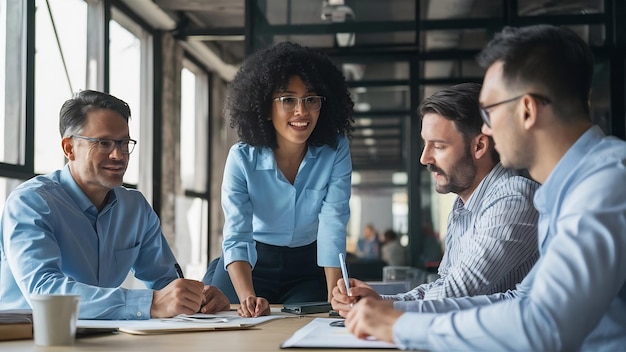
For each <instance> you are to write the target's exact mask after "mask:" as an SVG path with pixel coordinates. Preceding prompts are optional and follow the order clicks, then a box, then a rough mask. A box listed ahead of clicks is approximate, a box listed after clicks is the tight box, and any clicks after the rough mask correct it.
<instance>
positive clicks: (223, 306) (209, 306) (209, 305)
mask: <svg viewBox="0 0 626 352" xmlns="http://www.w3.org/2000/svg"><path fill="white" fill-rule="evenodd" d="M203 293H204V300H203V301H202V307H201V308H200V313H216V312H221V311H225V310H230V302H229V301H228V298H227V297H226V296H225V295H224V293H222V291H221V290H220V289H219V288H217V287H215V286H204V290H203Z"/></svg>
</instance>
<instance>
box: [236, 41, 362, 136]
mask: <svg viewBox="0 0 626 352" xmlns="http://www.w3.org/2000/svg"><path fill="white" fill-rule="evenodd" d="M293 76H299V77H300V78H301V79H302V81H303V82H304V84H305V85H306V86H307V88H308V89H310V90H312V91H315V92H316V93H317V94H319V95H321V96H324V97H326V100H324V102H323V103H322V109H321V110H320V115H319V119H318V122H317V125H316V126H315V129H314V130H313V133H312V134H311V136H310V137H309V139H308V141H307V144H309V145H312V146H321V145H330V146H331V147H333V148H336V146H337V135H338V134H342V135H346V136H348V137H350V136H351V132H352V130H353V128H354V127H353V126H352V123H353V122H354V120H353V118H352V107H353V106H354V103H353V102H352V99H351V98H350V91H349V90H348V88H347V85H346V81H345V78H344V76H343V74H342V73H341V71H340V70H339V69H338V68H337V67H336V66H335V65H334V64H333V63H332V62H331V61H330V59H329V58H328V57H327V56H326V55H324V54H322V53H320V52H317V51H315V50H313V49H310V48H307V47H303V46H300V45H298V44H295V43H291V42H283V43H279V44H276V45H274V46H272V47H270V48H268V49H265V50H261V51H257V52H256V53H254V54H252V55H250V56H249V57H247V58H246V59H245V60H244V62H243V63H242V65H241V67H240V68H239V71H238V72H237V74H236V75H235V78H234V79H233V81H232V82H231V86H230V91H229V95H228V97H227V99H226V104H225V106H224V112H225V115H226V116H228V117H229V118H230V126H231V127H232V128H237V134H238V135H239V139H240V140H241V141H242V142H244V143H247V144H250V145H253V146H264V147H270V148H276V147H277V146H278V144H277V142H276V131H275V130H274V125H273V124H272V122H271V121H268V117H269V116H270V115H271V108H272V103H273V101H272V97H273V95H274V93H275V92H277V91H281V90H284V89H286V88H287V86H288V84H289V79H290V78H291V77H293Z"/></svg>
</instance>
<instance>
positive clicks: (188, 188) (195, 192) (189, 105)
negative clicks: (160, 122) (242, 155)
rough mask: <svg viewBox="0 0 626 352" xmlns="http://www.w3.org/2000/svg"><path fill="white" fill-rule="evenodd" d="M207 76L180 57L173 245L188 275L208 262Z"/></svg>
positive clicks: (198, 272)
mask: <svg viewBox="0 0 626 352" xmlns="http://www.w3.org/2000/svg"><path fill="white" fill-rule="evenodd" d="M208 82H209V79H208V75H207V73H206V72H205V71H203V70H202V69H201V68H199V67H198V66H197V65H195V64H194V63H192V62H191V61H190V60H183V69H182V71H181V109H180V181H181V186H182V187H181V188H182V189H183V190H184V193H185V194H184V195H183V196H179V197H177V202H176V248H177V252H178V253H177V254H178V258H179V261H180V262H181V264H182V265H184V267H185V272H186V273H188V274H187V276H189V277H191V278H195V279H201V278H202V276H203V275H204V273H205V271H206V268H207V262H208V255H207V254H208V233H209V221H208V219H209V209H208V207H209V203H208V193H207V190H208V175H209V158H208V155H209V154H208V152H209V143H208V139H209V138H208V136H209V113H208V111H209V104H208V97H209V83H208Z"/></svg>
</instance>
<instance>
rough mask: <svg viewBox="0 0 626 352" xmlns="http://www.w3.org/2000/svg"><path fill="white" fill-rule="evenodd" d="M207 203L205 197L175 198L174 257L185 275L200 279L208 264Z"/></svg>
mask: <svg viewBox="0 0 626 352" xmlns="http://www.w3.org/2000/svg"><path fill="white" fill-rule="evenodd" d="M208 207H209V203H208V202H207V201H206V200H205V199H201V198H191V197H182V196H180V197H177V198H176V244H175V246H174V247H175V249H176V253H175V254H176V258H178V260H179V263H180V265H181V266H182V268H183V272H184V273H185V277H186V278H189V279H196V280H200V279H202V276H204V273H205V272H206V269H207V265H208V255H207V252H208V251H207V249H208V238H209V236H208V233H209V217H208V214H209V211H208Z"/></svg>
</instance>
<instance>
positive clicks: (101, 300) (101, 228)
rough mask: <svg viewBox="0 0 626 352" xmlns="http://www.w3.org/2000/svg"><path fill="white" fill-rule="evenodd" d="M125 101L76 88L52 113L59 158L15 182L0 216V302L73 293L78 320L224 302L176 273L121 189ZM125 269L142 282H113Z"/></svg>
mask: <svg viewBox="0 0 626 352" xmlns="http://www.w3.org/2000/svg"><path fill="white" fill-rule="evenodd" d="M129 118H130V108H129V107H128V105H127V104H126V103H125V102H123V101H121V100H119V99H117V98H115V97H113V96H111V95H108V94H105V93H101V92H96V91H90V90H86V91H82V92H80V93H78V94H77V95H76V96H75V97H73V98H72V99H69V100H67V101H66V102H65V103H64V104H63V106H62V107H61V111H60V124H59V129H60V132H61V137H62V141H61V146H62V148H63V153H64V154H65V157H66V158H67V160H68V163H67V165H66V166H65V167H64V168H63V169H61V170H57V171H55V172H53V173H51V174H48V175H43V176H37V177H35V178H33V179H31V180H29V181H26V182H25V183H23V184H22V185H20V186H19V187H18V188H16V189H15V191H13V192H12V193H11V195H10V196H9V198H8V199H7V202H6V205H5V208H4V212H3V214H2V218H1V220H0V225H1V227H0V240H1V242H0V255H1V259H2V261H1V262H0V275H1V277H2V281H1V283H0V298H1V299H0V309H27V308H30V305H29V295H30V294H79V295H80V308H79V314H80V317H81V318H83V319H124V320H126V319H148V318H150V317H171V316H174V315H178V314H193V313H196V312H198V311H202V312H215V311H219V310H226V309H229V308H230V304H229V302H228V300H227V299H226V297H225V296H224V295H223V294H222V292H221V291H220V290H219V289H217V288H215V287H211V286H204V285H203V284H202V283H201V282H199V281H195V280H187V279H183V278H182V277H180V276H182V275H180V273H179V272H178V271H177V269H176V268H177V266H178V264H177V263H176V259H175V258H174V255H173V254H172V251H171V249H170V247H169V246H168V244H167V242H166V240H165V237H164V236H163V233H162V231H161V227H160V224H159V219H158V217H157V215H156V213H155V212H154V211H153V209H152V208H151V206H150V204H149V203H148V202H147V201H146V199H145V198H144V197H143V195H142V194H141V193H139V192H138V191H135V190H130V189H126V188H124V187H122V180H123V177H124V173H125V172H126V167H127V166H128V161H129V158H130V153H132V151H133V149H134V147H135V144H136V143H137V142H136V141H135V140H133V139H131V138H130V134H129V128H128V120H129ZM130 270H132V271H133V272H134V275H135V277H137V278H138V279H140V280H142V281H143V282H144V283H145V284H146V286H147V287H148V288H150V289H134V290H130V289H125V288H121V287H120V285H121V284H122V282H123V281H124V279H125V278H126V276H127V275H128V273H129V271H130Z"/></svg>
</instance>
